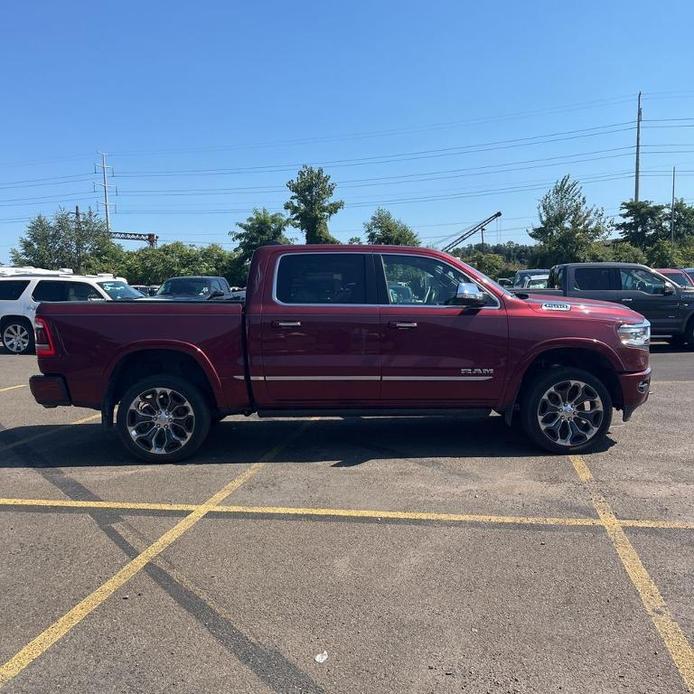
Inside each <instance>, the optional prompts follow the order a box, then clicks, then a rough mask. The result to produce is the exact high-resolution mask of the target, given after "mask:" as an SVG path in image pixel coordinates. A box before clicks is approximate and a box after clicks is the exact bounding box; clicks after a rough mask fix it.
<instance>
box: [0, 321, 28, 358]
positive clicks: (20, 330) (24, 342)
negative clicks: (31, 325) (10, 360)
mask: <svg viewBox="0 0 694 694" xmlns="http://www.w3.org/2000/svg"><path fill="white" fill-rule="evenodd" d="M2 342H3V344H4V345H5V347H6V348H7V349H8V350H9V351H10V352H13V353H14V354H22V353H23V352H26V351H27V349H28V347H29V343H30V342H31V336H30V335H29V331H28V330H27V329H26V326H24V325H22V324H21V323H11V324H10V325H8V326H7V327H6V328H5V330H4V331H3V333H2Z"/></svg>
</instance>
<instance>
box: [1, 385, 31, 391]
mask: <svg viewBox="0 0 694 694" xmlns="http://www.w3.org/2000/svg"><path fill="white" fill-rule="evenodd" d="M20 388H26V384H24V383H22V385H21V386H7V387H5V388H0V393H7V392H9V391H10V390H19V389H20Z"/></svg>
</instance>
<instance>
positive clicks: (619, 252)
mask: <svg viewBox="0 0 694 694" xmlns="http://www.w3.org/2000/svg"><path fill="white" fill-rule="evenodd" d="M610 255H611V256H612V258H611V259H612V260H614V261H616V262H618V263H641V264H642V265H644V264H645V263H646V254H645V253H644V252H643V251H642V250H641V249H640V248H638V247H636V246H633V245H632V244H630V243H628V242H627V241H617V242H615V243H613V244H612V246H611V247H610Z"/></svg>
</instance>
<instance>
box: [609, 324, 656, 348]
mask: <svg viewBox="0 0 694 694" xmlns="http://www.w3.org/2000/svg"><path fill="white" fill-rule="evenodd" d="M617 334H618V335H619V339H620V340H621V341H622V344H623V345H626V346H627V347H641V348H642V349H648V345H649V344H650V342H651V324H650V323H649V322H648V321H647V320H644V321H643V322H642V323H625V324H624V325H620V326H619V328H617Z"/></svg>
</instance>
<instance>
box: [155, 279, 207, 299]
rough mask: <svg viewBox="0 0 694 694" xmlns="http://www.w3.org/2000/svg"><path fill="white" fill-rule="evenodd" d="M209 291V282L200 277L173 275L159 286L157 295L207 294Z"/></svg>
mask: <svg viewBox="0 0 694 694" xmlns="http://www.w3.org/2000/svg"><path fill="white" fill-rule="evenodd" d="M209 293H210V284H209V282H208V281H207V280H206V279H204V278H202V277H174V278H173V279H170V280H166V282H164V284H162V285H161V287H159V291H158V292H157V296H164V295H167V294H168V295H177V296H203V297H204V296H207V295H208V294H209Z"/></svg>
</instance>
